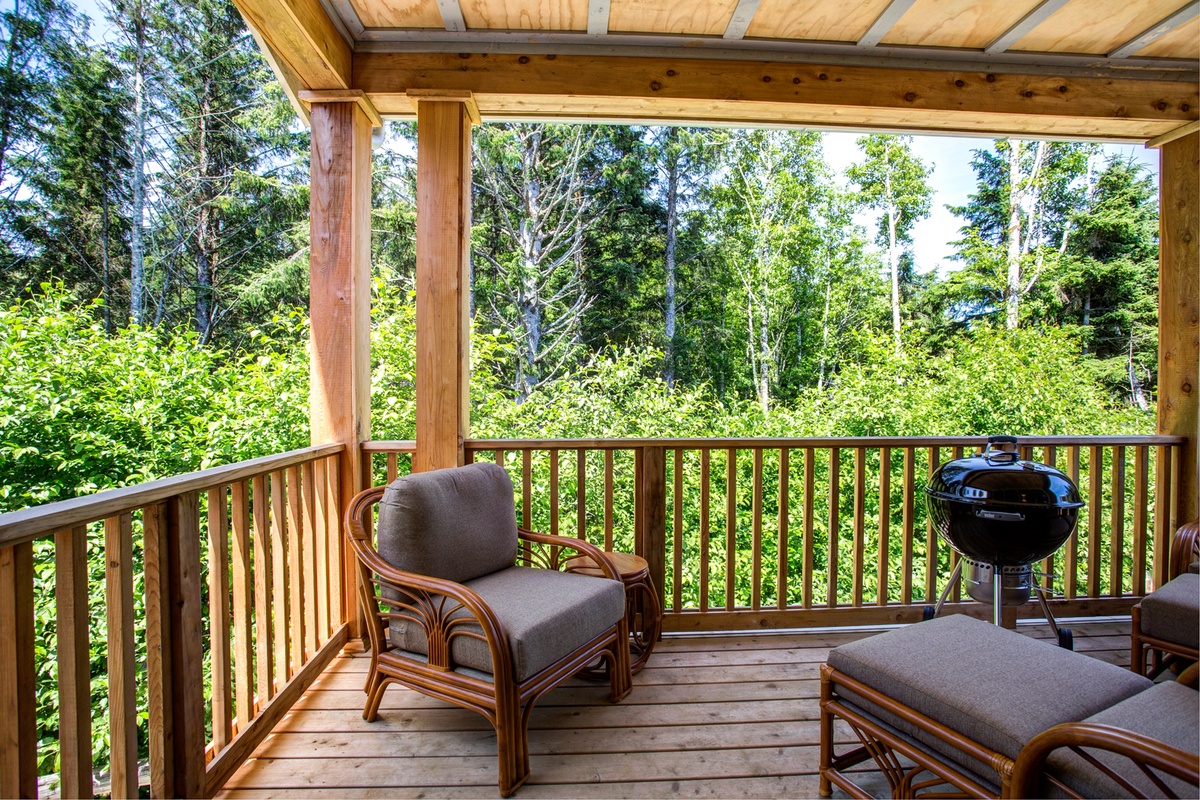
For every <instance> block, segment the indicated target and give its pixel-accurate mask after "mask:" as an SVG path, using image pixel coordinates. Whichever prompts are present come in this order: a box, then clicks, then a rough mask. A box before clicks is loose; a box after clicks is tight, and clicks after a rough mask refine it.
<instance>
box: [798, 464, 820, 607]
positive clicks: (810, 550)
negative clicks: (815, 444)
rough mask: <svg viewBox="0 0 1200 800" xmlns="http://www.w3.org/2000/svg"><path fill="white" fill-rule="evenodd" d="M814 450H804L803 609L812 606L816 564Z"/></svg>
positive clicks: (815, 469)
mask: <svg viewBox="0 0 1200 800" xmlns="http://www.w3.org/2000/svg"><path fill="white" fill-rule="evenodd" d="M816 452H817V451H816V450H815V449H813V448H811V447H806V448H804V464H803V467H804V528H803V536H804V541H803V542H802V543H801V546H802V547H803V548H804V555H803V559H804V566H803V571H804V585H803V586H802V587H801V588H802V593H803V597H802V601H803V604H804V607H805V608H806V609H807V608H812V604H813V565H814V564H815V563H816V557H815V552H814V551H815V550H816V547H815V545H814V543H813V497H814V495H815V494H816V490H815V484H814V481H815V480H816V478H815V474H816V471H817V464H816V460H815V459H816Z"/></svg>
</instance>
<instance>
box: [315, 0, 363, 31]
mask: <svg viewBox="0 0 1200 800" xmlns="http://www.w3.org/2000/svg"><path fill="white" fill-rule="evenodd" d="M321 5H323V6H326V7H327V9H328V8H332V9H333V11H334V13H333V14H330V15H329V18H330V19H331V20H333V24H335V25H336V24H338V21H339V20H340V21H341V24H342V25H343V26H344V27H345V29H346V30H347V31H349V33H350V37H351V39H352V40H357V39H359V38H360V37H361V36H362V35H363V31H365V30H366V29H367V26H366V25H363V23H362V18H360V17H359V16H358V9H356V8H355V7H354V4H353V3H351V2H350V0H321ZM335 17H336V19H335Z"/></svg>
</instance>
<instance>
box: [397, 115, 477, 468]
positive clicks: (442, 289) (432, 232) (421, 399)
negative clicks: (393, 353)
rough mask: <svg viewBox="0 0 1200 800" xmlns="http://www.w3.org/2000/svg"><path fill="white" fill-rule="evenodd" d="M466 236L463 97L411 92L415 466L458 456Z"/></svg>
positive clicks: (439, 464) (462, 421)
mask: <svg viewBox="0 0 1200 800" xmlns="http://www.w3.org/2000/svg"><path fill="white" fill-rule="evenodd" d="M405 102H408V100H407V98H406V100H405ZM470 237H471V117H470V114H469V113H468V110H467V103H466V102H464V101H463V100H455V99H449V98H448V99H423V98H422V99H418V101H417V275H416V288H417V365H416V369H417V375H416V382H417V386H416V389H417V392H416V393H417V409H416V410H417V451H416V454H415V455H414V457H413V470H414V471H417V472H420V471H425V470H431V469H442V468H444V467H454V466H458V465H460V464H463V463H464V461H463V440H464V439H465V438H466V437H467V435H468V429H469V420H470V364H469V362H468V356H469V353H470V341H469V334H470V318H469V309H468V300H469V296H470V291H469V271H468V270H469V266H468V261H469V258H470V243H471V238H470Z"/></svg>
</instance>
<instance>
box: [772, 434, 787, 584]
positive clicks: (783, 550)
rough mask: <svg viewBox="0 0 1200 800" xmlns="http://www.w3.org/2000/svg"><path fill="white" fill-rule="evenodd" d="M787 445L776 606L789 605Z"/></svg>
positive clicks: (783, 457)
mask: <svg viewBox="0 0 1200 800" xmlns="http://www.w3.org/2000/svg"><path fill="white" fill-rule="evenodd" d="M788 456H789V451H788V449H787V448H786V447H781V448H779V525H778V528H779V544H778V545H777V549H776V553H777V556H778V558H777V561H778V563H777V564H776V567H775V575H776V577H775V585H776V586H777V587H778V589H777V591H776V598H775V607H776V608H787V606H788V510H789V509H788V468H789V467H788V460H789V458H788Z"/></svg>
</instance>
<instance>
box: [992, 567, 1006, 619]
mask: <svg viewBox="0 0 1200 800" xmlns="http://www.w3.org/2000/svg"><path fill="white" fill-rule="evenodd" d="M1003 591H1004V568H1003V567H1001V566H1000V565H999V564H992V608H993V609H994V611H993V615H994V616H995V620H994V621H995V623H996V627H1000V626H1001V625H1002V624H1003V622H1004V594H1003Z"/></svg>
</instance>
